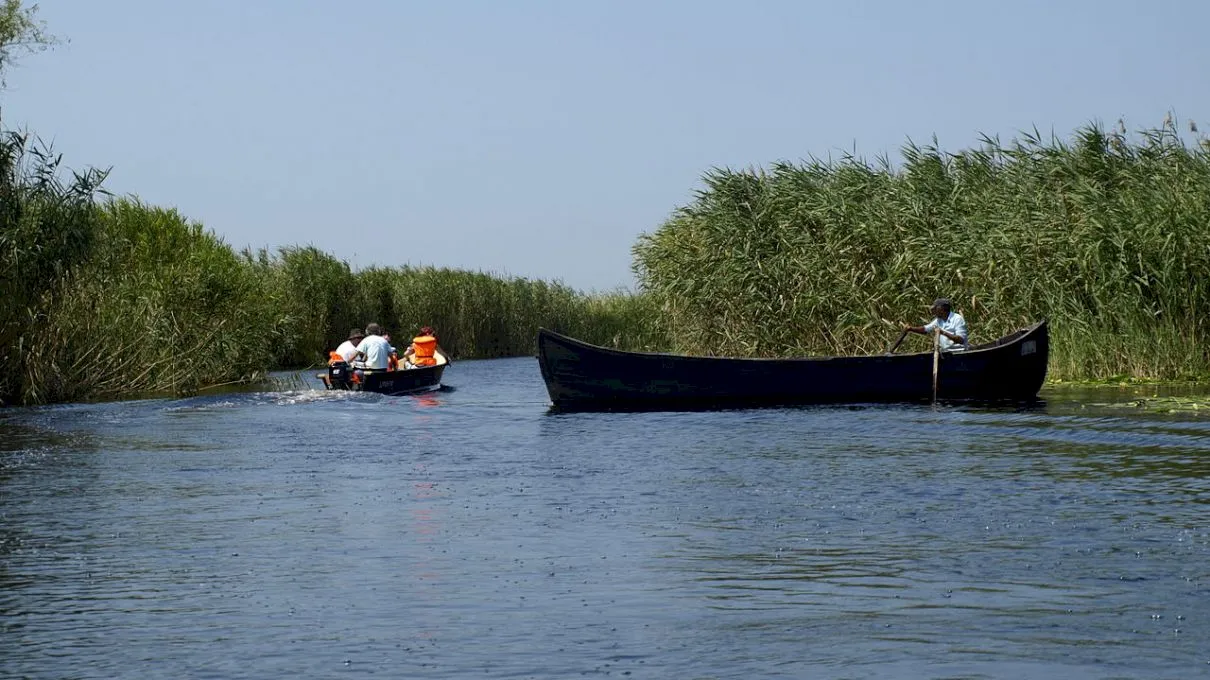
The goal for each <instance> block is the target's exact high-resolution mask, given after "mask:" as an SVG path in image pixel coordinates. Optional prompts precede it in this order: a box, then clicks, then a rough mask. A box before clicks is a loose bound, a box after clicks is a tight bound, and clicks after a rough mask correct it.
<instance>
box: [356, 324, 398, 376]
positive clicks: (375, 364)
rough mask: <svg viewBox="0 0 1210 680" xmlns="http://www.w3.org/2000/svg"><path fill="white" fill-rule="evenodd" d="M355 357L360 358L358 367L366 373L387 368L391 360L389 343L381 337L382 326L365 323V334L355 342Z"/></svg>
mask: <svg viewBox="0 0 1210 680" xmlns="http://www.w3.org/2000/svg"><path fill="white" fill-rule="evenodd" d="M356 352H357V354H356V355H355V358H357V359H360V360H361V361H360V362H359V363H358V367H359V368H364V369H365V372H367V373H374V372H378V371H385V370H387V366H389V365H390V360H391V343H389V342H387V339H386V338H384V337H382V326H379V325H378V324H376V323H372V324H367V325H366V336H365V337H364V338H362V340H361V342H359V343H358V344H357V349H356Z"/></svg>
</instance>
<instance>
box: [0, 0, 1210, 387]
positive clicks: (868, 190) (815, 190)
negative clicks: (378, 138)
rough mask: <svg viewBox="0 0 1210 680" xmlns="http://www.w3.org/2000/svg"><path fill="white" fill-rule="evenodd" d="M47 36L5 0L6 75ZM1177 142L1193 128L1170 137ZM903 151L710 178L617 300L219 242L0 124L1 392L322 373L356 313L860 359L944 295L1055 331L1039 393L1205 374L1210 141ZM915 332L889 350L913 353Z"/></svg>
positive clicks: (475, 327) (400, 324)
mask: <svg viewBox="0 0 1210 680" xmlns="http://www.w3.org/2000/svg"><path fill="white" fill-rule="evenodd" d="M56 42H57V38H55V37H54V36H52V35H50V34H49V33H47V32H46V31H45V27H44V25H43V23H42V22H40V21H38V20H37V17H36V6H31V7H23V6H22V3H21V1H20V0H0V92H2V91H3V84H4V80H3V78H4V76H5V71H6V69H7V68H8V67H9V66H11V65H12V63H13V60H14V58H15V57H16V56H18V54H19V53H33V52H38V51H40V50H43V49H46V48H47V47H49V46H51V45H53V44H55V43H56ZM1186 137H1190V138H1191V139H1192V141H1186ZM901 156H902V158H901V160H900V161H899V162H897V163H892V162H891V160H890V158H889V157H887V156H883V157H880V158H877V159H875V160H873V161H867V160H866V159H863V158H859V157H856V156H852V155H846V156H842V157H841V158H839V159H838V160H831V159H828V160H819V159H809V160H807V161H804V162H800V163H790V162H778V163H774V164H772V165H771V166H770V167H768V168H767V169H766V168H755V169H746V170H734V169H727V168H721V169H714V170H711V171H709V172H707V173H706V174H705V176H704V177H703V187H702V188H701V189H700V190H699V191H698V192H697V194H696V196H695V197H694V199H693V200H692V201H691V202H690V203H689V204H688V205H686V206H682V207H680V208H678V209H677V210H676V211H675V212H674V213H673V215H672V216H671V218H670V219H669V220H667V221H666V222H665V223H664V224H662V225H660V226H659V227H657V228H656V229H655V230H654V231H653V232H651V233H648V234H644V235H642V236H640V237H639V239H638V241H637V243H636V244H635V246H634V248H633V254H634V271H635V273H636V275H637V279H638V283H639V288H638V291H637V292H635V293H628V292H614V293H602V294H585V293H582V292H579V291H576V290H574V289H572V288H570V287H568V286H566V285H563V284H562V283H558V282H555V283H550V282H546V281H540V280H530V279H525V278H516V277H503V276H497V275H493V274H488V273H483V272H473V271H464V270H453V269H444V268H435V267H412V266H403V267H370V268H366V269H362V270H357V271H354V270H353V269H351V268H350V267H349V265H348V263H346V262H343V261H341V260H338V259H336V258H335V257H333V256H331V255H328V254H326V253H324V252H322V251H320V250H319V249H317V248H315V247H313V246H309V245H308V246H298V245H291V246H285V247H281V248H279V249H277V250H275V251H269V250H263V249H262V250H258V251H252V250H243V251H237V250H235V249H234V248H232V247H231V246H229V245H228V244H226V243H225V242H224V241H223V240H222V239H221V238H219V237H218V236H216V235H215V234H214V233H213V232H211V231H209V230H207V229H205V228H204V227H203V226H202V225H200V224H198V223H197V222H194V221H191V220H189V219H188V218H186V217H185V216H183V215H181V214H179V213H178V212H177V211H175V210H171V209H165V208H160V207H156V206H151V205H147V204H145V203H143V202H141V201H140V200H138V199H137V198H134V197H114V196H112V195H109V194H108V193H107V192H106V191H105V190H104V188H103V184H104V181H105V179H106V175H107V174H108V172H107V171H104V170H97V169H89V170H86V171H82V172H79V171H68V170H65V169H63V168H61V167H60V163H61V156H60V155H58V154H57V152H55V151H54V150H53V149H51V148H48V147H46V146H44V145H42V143H41V142H40V141H39V140H38V139H37V138H34V137H32V136H31V135H29V134H28V133H21V132H16V131H10V130H5V129H4V127H3V120H2V119H0V360H2V361H3V365H4V366H5V370H4V371H3V373H0V405H12V404H47V403H57V402H70V401H83V400H96V399H116V398H124V397H131V396H141V395H147V394H175V395H182V394H191V393H196V392H197V391H199V390H203V389H206V388H209V387H213V386H219V385H228V384H232V383H247V382H258V381H264V380H265V379H266V376H267V373H268V371H271V370H278V369H291V368H302V367H307V366H313V365H318V364H321V363H322V362H323V360H324V358H325V357H326V355H327V351H328V350H329V349H331V348H334V347H335V346H336V345H337V344H339V342H340V341H341V340H343V339H344V337H345V334H346V333H347V332H348V330H349V329H350V328H352V327H363V326H364V325H365V324H366V323H367V322H369V321H377V322H378V323H380V324H382V325H383V326H385V327H386V328H388V329H389V331H390V332H392V333H394V334H395V336H396V338H397V339H402V338H407V337H408V336H409V334H410V333H412V332H414V331H415V329H417V328H419V327H420V326H422V325H430V326H434V327H435V328H436V329H437V332H438V334H439V336H440V338H441V343H442V346H443V347H444V348H445V349H447V350H448V351H449V352H450V353H451V355H452V356H453V357H454V358H456V359H467V358H490V357H505V356H524V355H532V354H533V353H534V351H535V336H536V332H537V328H538V327H539V326H545V327H547V328H550V329H552V330H556V331H559V332H561V333H566V334H568V335H572V336H574V337H577V338H580V339H583V340H585V341H588V342H591V343H594V344H598V345H604V346H608V347H616V348H619V349H628V350H646V351H670V352H678V353H688V354H704V355H713V356H767V357H776V356H806V355H816V356H820V355H853V354H876V353H880V352H882V351H884V349H885V346H886V343H887V342H888V341H889V340H890V339H892V338H894V337H895V336H896V335H897V334H898V332H899V329H900V328H901V326H902V324H904V323H912V324H917V323H920V322H921V321H922V320H923V319H924V317H926V316H927V311H926V309H927V305H928V303H929V301H931V300H932V299H933V298H936V297H949V298H952V299H953V300H954V302H955V307H956V309H957V310H958V311H960V312H961V313H962V314H963V315H964V316H965V317H966V319H967V321H968V323H969V324H970V326H971V329H972V338H971V340H972V342H976V343H978V342H985V341H988V340H991V339H994V338H995V337H997V336H1000V335H1002V334H1004V333H1007V332H1009V331H1012V330H1015V329H1017V328H1021V327H1024V326H1027V325H1029V324H1031V323H1033V322H1034V321H1037V320H1038V319H1041V318H1048V319H1049V320H1050V322H1051V359H1050V372H1049V376H1048V379H1049V380H1050V381H1051V382H1052V384H1067V383H1073V382H1085V383H1096V382H1101V383H1106V382H1108V383H1118V384H1121V383H1130V382H1156V381H1162V382H1175V381H1193V380H1199V379H1204V378H1206V377H1207V376H1210V342H1208V341H1210V327H1208V324H1210V321H1208V320H1207V312H1208V311H1210V139H1207V138H1206V137H1205V136H1201V135H1199V133H1198V131H1197V127H1196V125H1194V124H1193V123H1189V134H1188V135H1183V134H1182V132H1181V131H1180V130H1178V125H1177V123H1176V122H1175V121H1173V120H1172V118H1171V116H1169V117H1168V118H1166V119H1165V121H1164V123H1163V124H1162V125H1161V126H1160V127H1158V128H1154V129H1144V130H1140V131H1138V132H1136V133H1133V134H1130V133H1128V132H1127V130H1126V126H1125V124H1124V123H1123V122H1122V121H1119V122H1118V124H1117V125H1116V126H1114V127H1113V128H1112V129H1106V128H1104V127H1103V126H1102V125H1101V124H1099V123H1090V124H1088V125H1086V126H1084V127H1083V128H1080V129H1078V130H1076V131H1075V132H1074V133H1073V134H1072V136H1071V137H1070V139H1066V140H1065V139H1060V138H1057V137H1054V136H1051V137H1050V138H1044V137H1043V136H1042V135H1040V134H1039V133H1038V132H1037V131H1036V130H1035V131H1033V132H1032V133H1023V134H1021V135H1020V136H1019V137H1018V138H1016V139H1014V140H1012V141H1010V142H1008V143H1001V142H1000V140H999V139H997V138H991V137H985V138H983V139H982V142H981V144H980V145H978V146H977V147H975V148H970V149H965V150H961V151H958V152H956V153H951V152H947V151H944V150H942V149H940V148H938V145H937V142H936V140H935V139H934V141H933V143H932V144H931V145H924V146H920V145H917V144H915V143H912V142H909V143H908V144H906V145H905V146H904V147H903V148H902V150H901ZM919 349H921V348H920V347H914V346H912V343H909V344H908V345H907V346H905V347H904V351H918V350H919Z"/></svg>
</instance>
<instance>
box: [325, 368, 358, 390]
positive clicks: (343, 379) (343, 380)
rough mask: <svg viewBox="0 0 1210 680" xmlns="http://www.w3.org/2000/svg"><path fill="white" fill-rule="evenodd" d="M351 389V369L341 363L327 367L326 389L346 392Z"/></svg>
mask: <svg viewBox="0 0 1210 680" xmlns="http://www.w3.org/2000/svg"><path fill="white" fill-rule="evenodd" d="M352 388H353V369H352V368H351V367H350V366H349V365H348V364H347V363H345V362H343V361H336V362H333V363H332V364H331V365H329V366H328V389H332V390H348V389H352Z"/></svg>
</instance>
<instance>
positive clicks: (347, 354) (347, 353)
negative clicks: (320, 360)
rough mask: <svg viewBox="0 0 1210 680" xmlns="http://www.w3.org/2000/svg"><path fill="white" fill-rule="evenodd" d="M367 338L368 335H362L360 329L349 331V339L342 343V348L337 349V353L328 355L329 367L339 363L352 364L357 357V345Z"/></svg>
mask: <svg viewBox="0 0 1210 680" xmlns="http://www.w3.org/2000/svg"><path fill="white" fill-rule="evenodd" d="M365 336H366V334H365V333H362V332H361V329H360V328H354V329H353V330H351V331H349V339H348V340H345V341H344V342H342V343H340V347H337V348H336V351H334V352H331V353H329V354H328V365H329V366H331V365H332V364H334V363H336V362H337V361H343V362H345V363H346V364H352V363H353V358H354V357H355V356H357V345H358V343H360V342H361V340H362V338H364V337H365Z"/></svg>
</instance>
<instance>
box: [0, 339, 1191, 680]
mask: <svg viewBox="0 0 1210 680" xmlns="http://www.w3.org/2000/svg"><path fill="white" fill-rule="evenodd" d="M447 378H448V381H449V382H450V383H452V384H453V385H454V386H455V387H456V389H454V390H450V391H447V392H442V393H437V394H433V395H427V396H424V397H400V398H383V397H378V396H375V395H350V394H338V395H333V394H327V393H323V392H318V391H313V390H307V389H290V390H283V391H278V392H263V393H249V394H227V395H220V396H205V397H198V398H194V399H185V400H151V401H138V402H126V403H115V404H92V405H76V406H66V407H54V408H44V409H26V410H12V411H7V412H3V413H0V617H2V618H0V677H30V678H62V677H73V678H113V677H172V676H180V677H202V678H204V677H214V678H234V677H250V678H252V677H257V678H263V677H281V676H285V675H297V676H300V677H332V676H342V677H344V676H348V677H371V676H374V677H425V678H465V677H491V678H505V677H517V678H527V677H534V678H566V677H579V676H582V675H587V676H606V675H608V676H620V677H651V678H669V677H675V678H741V677H742V678H748V677H792V678H817V677H876V678H922V677H995V678H1029V677H1036V678H1051V677H1066V678H1105V677H1153V678H1154V677H1170V678H1186V677H1205V676H1207V674H1210V651H1208V650H1210V527H1208V526H1207V504H1208V503H1210V417H1206V416H1203V415H1201V414H1198V413H1194V412H1190V413H1175V414H1170V413H1162V414H1157V413H1149V412H1143V411H1138V410H1130V409H1122V408H1117V407H1114V406H1113V405H1112V404H1110V405H1098V404H1102V403H1103V402H1106V403H1107V402H1115V401H1121V400H1122V395H1121V394H1120V393H1118V392H1113V393H1107V392H1106V391H1099V392H1092V393H1075V392H1070V391H1058V392H1056V393H1052V394H1047V395H1046V396H1047V400H1046V405H1045V406H1044V407H1043V408H1041V409H1033V410H1026V411H1020V412H1016V411H1011V410H1009V411H995V410H979V409H969V408H939V409H933V408H930V407H887V406H878V407H855V408H848V407H829V408H800V409H777V410H760V411H726V412H707V413H640V414H552V413H550V412H549V411H548V408H547V401H546V398H545V392H544V391H543V388H542V385H541V382H540V378H539V377H538V373H537V366H536V362H534V361H533V360H532V359H529V360H523V359H517V360H502V361H488V362H460V363H458V364H457V365H455V366H454V367H452V368H451V370H450V371H449V372H448V373H447Z"/></svg>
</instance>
